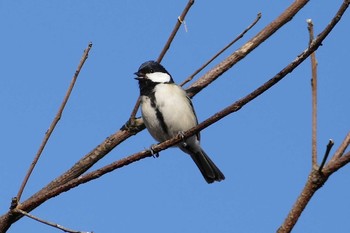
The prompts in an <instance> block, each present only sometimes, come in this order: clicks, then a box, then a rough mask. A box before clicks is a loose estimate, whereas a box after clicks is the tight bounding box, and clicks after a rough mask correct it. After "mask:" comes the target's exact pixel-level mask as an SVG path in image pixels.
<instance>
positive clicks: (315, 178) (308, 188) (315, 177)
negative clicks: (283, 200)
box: [277, 0, 350, 233]
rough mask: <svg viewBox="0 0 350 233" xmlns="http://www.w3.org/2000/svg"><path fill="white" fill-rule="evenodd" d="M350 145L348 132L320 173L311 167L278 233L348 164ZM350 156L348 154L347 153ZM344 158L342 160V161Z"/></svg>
mask: <svg viewBox="0 0 350 233" xmlns="http://www.w3.org/2000/svg"><path fill="white" fill-rule="evenodd" d="M349 3H350V0H344V1H343V3H342V5H341V6H340V8H339V10H338V12H337V13H336V15H335V16H334V17H333V19H332V20H331V22H330V23H329V24H328V25H327V27H326V28H325V29H324V30H323V31H322V32H321V33H320V34H319V35H318V36H317V38H316V39H315V40H313V41H312V42H311V43H310V47H311V46H313V45H314V44H315V43H317V39H318V38H320V37H323V36H327V35H328V34H329V32H330V31H331V30H332V29H333V28H334V27H335V25H336V24H337V23H338V22H339V20H340V19H341V17H342V16H343V14H344V13H345V11H346V10H347V8H348V7H349ZM349 144H350V132H349V134H348V135H347V137H346V138H345V139H344V141H343V143H342V145H341V146H340V147H339V149H338V150H337V152H336V153H335V154H334V155H333V158H332V159H331V160H330V162H329V163H328V164H327V165H326V166H325V167H324V168H323V170H322V171H319V169H318V168H317V167H316V166H315V167H314V166H313V167H312V169H311V172H310V175H309V177H308V180H307V182H306V184H305V186H304V189H303V190H302V192H301V194H300V195H299V197H298V199H297V200H296V202H295V204H294V205H293V207H292V209H291V211H290V212H289V213H288V216H287V218H286V219H285V220H284V222H283V224H282V225H281V226H280V227H279V229H278V230H277V232H278V233H286V232H291V231H292V229H293V227H294V226H295V224H296V222H297V221H298V219H299V217H300V215H301V213H302V212H303V210H304V209H305V207H306V205H307V204H308V203H309V201H310V199H311V198H312V196H313V195H314V193H315V192H316V191H317V190H318V189H319V188H321V187H322V186H323V184H324V183H325V182H326V181H327V179H328V177H329V176H330V175H332V174H333V173H334V172H335V171H337V170H338V169H339V168H341V167H342V166H344V165H345V164H347V163H348V162H350V156H348V157H345V158H344V157H341V156H342V155H343V153H344V151H345V150H346V148H347V146H348V145H349ZM349 154H350V153H349ZM342 158H344V159H342Z"/></svg>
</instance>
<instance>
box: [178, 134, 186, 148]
mask: <svg viewBox="0 0 350 233" xmlns="http://www.w3.org/2000/svg"><path fill="white" fill-rule="evenodd" d="M178 134H179V136H180V137H181V139H182V145H183V146H184V147H187V142H186V141H185V132H184V131H179V133H178Z"/></svg>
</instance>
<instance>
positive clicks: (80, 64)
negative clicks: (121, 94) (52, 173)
mask: <svg viewBox="0 0 350 233" xmlns="http://www.w3.org/2000/svg"><path fill="white" fill-rule="evenodd" d="M91 47H92V43H91V42H90V43H89V45H88V47H87V48H86V49H85V50H84V54H83V56H82V58H81V60H80V63H79V65H78V68H77V70H76V71H75V73H74V76H73V78H72V81H71V83H70V85H69V87H68V90H67V93H66V95H65V97H64V99H63V101H62V103H61V106H60V108H59V109H58V112H57V114H56V116H55V118H54V119H53V121H52V123H51V125H50V127H49V129H48V130H47V131H46V133H45V137H44V139H43V141H42V143H41V145H40V147H39V149H38V152H37V153H36V155H35V157H34V159H33V162H32V163H31V165H30V167H29V169H28V171H27V174H26V176H25V177H24V179H23V182H22V184H21V187H20V188H19V190H18V194H17V196H16V201H17V202H19V201H20V199H21V196H22V193H23V191H24V188H25V186H26V184H27V182H28V180H29V177H30V175H31V174H32V172H33V170H34V167H35V165H36V164H37V162H38V160H39V158H40V156H41V154H42V152H43V150H44V148H45V146H46V144H47V142H48V141H49V139H50V136H51V134H52V132H53V131H54V129H55V127H56V125H57V123H58V121H59V120H60V119H61V116H62V113H63V110H64V107H65V106H66V104H67V102H68V99H69V97H70V94H71V93H72V90H73V87H74V84H75V82H76V81H77V78H78V75H79V73H80V70H81V68H82V67H83V65H84V63H85V61H86V59H87V58H88V56H89V52H90V49H91Z"/></svg>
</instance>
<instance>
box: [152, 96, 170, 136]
mask: <svg viewBox="0 0 350 233" xmlns="http://www.w3.org/2000/svg"><path fill="white" fill-rule="evenodd" d="M149 97H150V101H151V107H152V108H154V110H155V111H156V117H157V120H158V121H159V123H160V127H161V128H162V130H163V132H164V133H165V134H168V127H167V126H166V124H165V121H164V117H163V114H162V113H161V112H160V111H159V108H158V107H157V101H156V97H155V94H154V92H152V93H151V94H150V95H149Z"/></svg>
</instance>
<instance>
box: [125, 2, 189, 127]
mask: <svg viewBox="0 0 350 233" xmlns="http://www.w3.org/2000/svg"><path fill="white" fill-rule="evenodd" d="M193 4H194V0H189V1H188V3H187V5H186V6H185V8H184V10H183V11H182V13H181V15H180V16H179V17H178V18H177V21H176V24H175V26H174V29H173V31H172V32H171V34H170V36H169V38H168V40H167V42H166V43H165V45H164V47H163V50H162V51H161V52H160V55H159V57H158V59H157V62H159V63H160V62H161V61H162V60H163V57H164V56H165V54H166V52H167V51H168V49H169V48H170V45H171V43H172V42H173V40H174V38H175V36H176V33H177V32H178V30H179V28H180V26H181V24H182V23H183V22H184V20H185V17H186V15H187V13H188V11H189V10H190V8H191V6H192V5H193ZM140 102H141V99H140V97H138V98H137V101H136V103H135V106H134V108H133V110H132V112H131V114H130V118H129V124H130V125H131V126H133V125H134V123H135V117H136V113H137V111H138V109H139V107H140Z"/></svg>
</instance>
